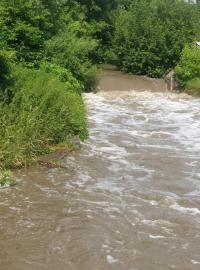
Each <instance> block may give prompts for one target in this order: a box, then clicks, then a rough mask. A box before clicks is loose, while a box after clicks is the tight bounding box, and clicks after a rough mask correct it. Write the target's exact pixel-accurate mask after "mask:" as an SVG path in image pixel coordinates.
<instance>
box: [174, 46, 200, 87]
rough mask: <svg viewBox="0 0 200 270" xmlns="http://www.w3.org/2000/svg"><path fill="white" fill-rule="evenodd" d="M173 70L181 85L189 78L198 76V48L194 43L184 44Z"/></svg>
mask: <svg viewBox="0 0 200 270" xmlns="http://www.w3.org/2000/svg"><path fill="white" fill-rule="evenodd" d="M175 70H176V74H177V76H178V79H179V81H180V82H181V84H182V85H183V86H184V85H185V84H186V83H187V82H188V81H189V80H192V79H194V78H200V48H199V47H197V46H196V45H195V44H192V45H191V44H190V45H186V46H185V48H184V49H183V51H182V54H181V58H180V62H179V64H178V65H177V66H176V69H175Z"/></svg>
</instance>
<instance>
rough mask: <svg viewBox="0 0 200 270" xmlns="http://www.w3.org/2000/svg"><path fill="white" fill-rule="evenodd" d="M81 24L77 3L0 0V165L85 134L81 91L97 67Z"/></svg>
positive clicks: (6, 165) (15, 164)
mask: <svg viewBox="0 0 200 270" xmlns="http://www.w3.org/2000/svg"><path fill="white" fill-rule="evenodd" d="M77 10H80V13H79V12H76V11H77ZM86 27H87V22H86V21H85V15H84V13H83V11H82V9H81V7H80V6H78V4H77V5H76V7H75V6H73V8H72V7H70V6H69V5H68V3H67V2H65V1H53V0H48V1H43V0H34V1H32V0H28V1H27V0H16V1H10V2H8V1H4V0H0V28H1V32H0V122H1V130H0V168H1V169H2V168H10V167H18V166H21V165H23V164H25V163H29V162H30V161H31V160H34V159H35V158H36V157H37V156H38V155H41V154H43V153H46V152H49V151H50V150H51V146H52V145H56V144H60V143H67V144H68V145H70V141H71V139H72V137H73V136H76V135H77V136H79V137H80V138H81V139H82V140H84V139H85V138H86V137H87V128H86V120H85V110H84V104H83V101H82V97H81V92H82V91H83V90H86V89H93V87H94V85H95V82H96V79H95V78H96V70H97V69H96V68H95V67H94V66H93V60H92V57H91V54H92V51H94V50H95V46H96V41H95V40H94V39H92V37H90V36H89V35H88V33H87V28H86ZM85 30H86V31H85Z"/></svg>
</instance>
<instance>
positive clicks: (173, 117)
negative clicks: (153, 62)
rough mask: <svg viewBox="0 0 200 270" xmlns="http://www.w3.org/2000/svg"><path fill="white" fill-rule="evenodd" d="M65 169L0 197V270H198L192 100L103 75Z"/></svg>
mask: <svg viewBox="0 0 200 270" xmlns="http://www.w3.org/2000/svg"><path fill="white" fill-rule="evenodd" d="M99 89H100V91H99V92H98V93H97V94H94V93H88V94H85V95H84V99H85V103H86V107H87V110H88V125H89V130H90V138H89V139H88V140H87V141H86V142H84V143H83V144H82V147H81V149H80V150H78V151H76V152H73V153H71V154H70V155H69V156H67V157H65V158H63V159H62V163H63V164H64V165H65V166H66V167H67V169H64V168H57V169H55V168H54V169H48V168H45V167H42V166H39V165H38V166H33V167H30V168H27V169H23V170H19V171H17V172H16V176H17V178H18V185H17V186H16V187H15V188H13V189H3V190H0V270H109V269H114V270H169V269H179V270H198V269H200V99H197V98H194V97H191V96H188V95H184V94H177V93H171V92H168V91H167V90H166V86H165V84H164V82H163V81H162V80H152V79H148V78H145V77H137V76H130V75H123V74H121V73H120V72H118V71H112V70H107V71H104V73H103V75H102V79H101V81H100V84H99Z"/></svg>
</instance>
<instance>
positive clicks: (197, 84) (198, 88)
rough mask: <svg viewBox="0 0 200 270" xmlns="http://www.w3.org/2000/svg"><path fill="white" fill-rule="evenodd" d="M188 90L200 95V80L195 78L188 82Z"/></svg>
mask: <svg viewBox="0 0 200 270" xmlns="http://www.w3.org/2000/svg"><path fill="white" fill-rule="evenodd" d="M186 89H187V90H193V91H195V92H197V93H198V94H200V78H194V79H192V80H189V81H187V83H186Z"/></svg>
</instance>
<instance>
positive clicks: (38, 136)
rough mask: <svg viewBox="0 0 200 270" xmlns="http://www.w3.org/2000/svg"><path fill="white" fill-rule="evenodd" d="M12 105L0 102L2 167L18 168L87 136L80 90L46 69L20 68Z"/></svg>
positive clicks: (0, 162) (0, 153) (0, 164)
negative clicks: (57, 146) (62, 145)
mask: <svg viewBox="0 0 200 270" xmlns="http://www.w3.org/2000/svg"><path fill="white" fill-rule="evenodd" d="M17 77H18V79H17V81H16V83H15V86H14V88H13V91H15V96H14V99H13V100H12V102H11V103H10V104H4V103H2V104H0V121H1V129H0V169H8V168H16V167H20V166H22V165H25V164H27V163H30V162H32V161H33V160H35V159H36V158H37V157H38V156H39V155H42V154H45V153H49V152H50V151H51V149H52V146H55V145H58V144H60V143H66V144H67V145H68V146H69V147H70V145H71V143H70V140H71V138H72V137H73V136H75V135H78V136H80V138H81V139H82V140H84V139H85V138H86V137H87V128H86V118H85V108H84V104H83V101H82V97H81V95H80V94H79V93H77V92H75V91H72V90H68V86H69V84H66V83H64V82H60V81H59V80H58V79H57V78H56V77H55V76H53V75H51V74H48V73H46V72H45V71H43V70H38V71H37V70H28V69H25V68H19V70H18V71H17Z"/></svg>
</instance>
